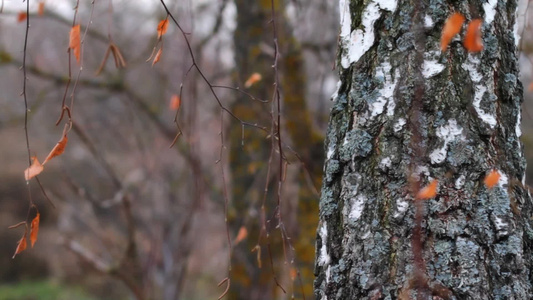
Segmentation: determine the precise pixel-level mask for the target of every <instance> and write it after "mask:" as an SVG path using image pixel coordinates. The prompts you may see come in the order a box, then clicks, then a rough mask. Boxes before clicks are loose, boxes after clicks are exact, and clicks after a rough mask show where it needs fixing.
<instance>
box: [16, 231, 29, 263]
mask: <svg viewBox="0 0 533 300" xmlns="http://www.w3.org/2000/svg"><path fill="white" fill-rule="evenodd" d="M26 233H27V231H25V232H24V235H23V236H22V238H21V239H20V240H19V241H18V245H17V250H15V254H13V257H12V259H13V258H15V256H17V254H19V253H20V252H22V251H24V250H26V247H27V246H28V244H27V242H26Z"/></svg>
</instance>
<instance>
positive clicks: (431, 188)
mask: <svg viewBox="0 0 533 300" xmlns="http://www.w3.org/2000/svg"><path fill="white" fill-rule="evenodd" d="M437 184H438V181H437V180H436V179H433V180H432V181H431V182H430V183H429V184H428V185H427V186H425V187H424V188H423V189H421V190H420V191H419V192H418V194H417V195H416V199H419V200H427V199H431V198H433V197H435V196H436V195H437Z"/></svg>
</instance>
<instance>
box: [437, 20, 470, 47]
mask: <svg viewBox="0 0 533 300" xmlns="http://www.w3.org/2000/svg"><path fill="white" fill-rule="evenodd" d="M464 21H465V17H464V16H463V15H462V14H460V13H454V14H453V15H451V16H450V17H449V18H448V19H447V20H446V23H445V24H444V28H443V29H442V33H441V37H440V49H441V50H442V51H446V48H448V44H449V43H450V41H451V40H452V38H453V37H454V36H455V35H456V34H458V33H459V31H461V27H462V26H463V23H464Z"/></svg>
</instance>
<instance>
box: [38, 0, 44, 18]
mask: <svg viewBox="0 0 533 300" xmlns="http://www.w3.org/2000/svg"><path fill="white" fill-rule="evenodd" d="M37 14H38V15H39V16H42V15H44V1H41V2H39V8H38V10H37Z"/></svg>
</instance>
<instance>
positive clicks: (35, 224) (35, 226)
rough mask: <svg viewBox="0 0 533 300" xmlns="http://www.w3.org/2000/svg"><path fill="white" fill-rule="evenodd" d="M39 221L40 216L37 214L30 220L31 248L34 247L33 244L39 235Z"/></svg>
mask: <svg viewBox="0 0 533 300" xmlns="http://www.w3.org/2000/svg"><path fill="white" fill-rule="evenodd" d="M39 219H40V214H39V213H37V215H35V218H33V220H31V228H30V242H31V247H32V248H33V245H35V242H36V241H37V235H38V234H39Z"/></svg>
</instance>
